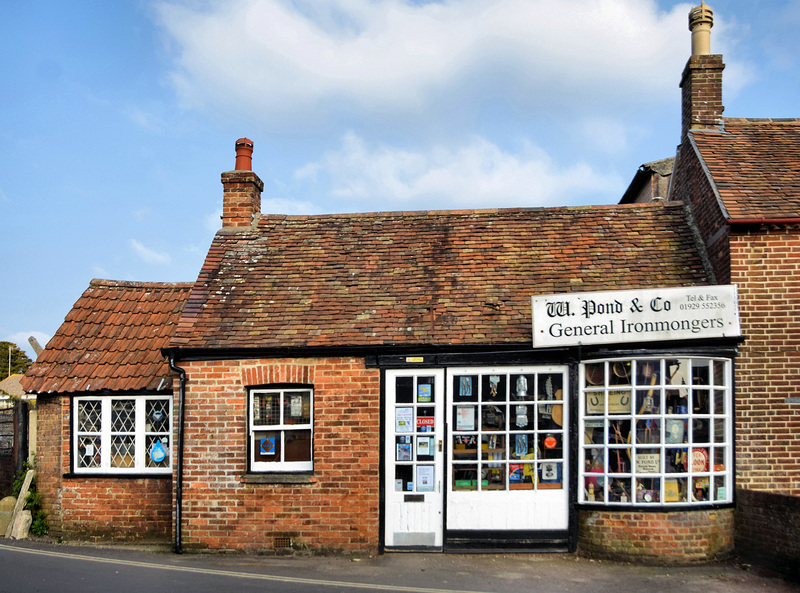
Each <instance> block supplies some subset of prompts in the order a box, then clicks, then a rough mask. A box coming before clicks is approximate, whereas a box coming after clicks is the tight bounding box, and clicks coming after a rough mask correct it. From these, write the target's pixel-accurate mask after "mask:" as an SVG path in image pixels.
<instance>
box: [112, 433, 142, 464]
mask: <svg viewBox="0 0 800 593" xmlns="http://www.w3.org/2000/svg"><path fill="white" fill-rule="evenodd" d="M135 452H136V440H135V438H134V437H133V436H132V435H115V436H113V437H112V438H111V467H125V468H129V467H134V466H135V464H136V457H135Z"/></svg>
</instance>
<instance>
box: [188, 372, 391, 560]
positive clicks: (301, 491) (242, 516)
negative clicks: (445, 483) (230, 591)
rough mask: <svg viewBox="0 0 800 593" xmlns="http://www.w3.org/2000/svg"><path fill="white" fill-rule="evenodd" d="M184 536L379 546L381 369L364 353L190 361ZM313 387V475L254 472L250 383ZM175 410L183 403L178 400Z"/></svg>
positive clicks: (234, 543) (220, 544)
mask: <svg viewBox="0 0 800 593" xmlns="http://www.w3.org/2000/svg"><path fill="white" fill-rule="evenodd" d="M181 366H182V367H183V368H184V369H185V370H186V374H187V387H186V424H185V431H184V435H185V442H186V446H185V457H184V482H183V506H182V512H183V519H184V520H183V523H182V543H183V545H184V547H187V548H191V547H203V548H227V549H242V550H245V549H246V550H269V549H272V548H273V547H274V546H275V544H276V542H279V543H280V545H284V544H285V543H286V541H287V539H286V538H291V541H292V542H293V545H294V546H296V547H298V546H299V547H307V548H309V549H314V550H317V551H321V550H334V549H335V550H351V551H355V550H359V551H366V550H369V551H375V550H377V548H378V517H379V477H380V474H379V468H380V434H379V426H380V374H379V371H377V370H372V369H370V370H368V369H365V367H364V361H363V360H362V359H353V358H324V359H323V358H319V359H300V360H245V361H215V362H186V363H184V364H182V365H181ZM277 383H303V384H310V385H313V387H314V472H313V477H311V479H310V481H309V483H301V484H298V483H291V484H282V483H254V482H253V481H252V480H251V481H248V479H247V478H246V477H245V474H246V473H247V444H248V441H247V387H251V386H262V385H269V384H277ZM176 409H177V402H176Z"/></svg>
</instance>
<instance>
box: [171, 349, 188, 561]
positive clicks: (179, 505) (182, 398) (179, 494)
mask: <svg viewBox="0 0 800 593" xmlns="http://www.w3.org/2000/svg"><path fill="white" fill-rule="evenodd" d="M169 368H170V369H171V370H172V371H173V372H176V373H178V378H179V384H180V387H179V388H178V394H179V395H178V469H177V472H178V475H177V477H176V479H175V553H176V554H183V548H182V545H181V519H182V515H183V512H182V511H183V419H184V408H185V406H186V371H185V370H184V369H182V368H181V367H179V366H177V365H176V364H175V353H174V352H170V353H169Z"/></svg>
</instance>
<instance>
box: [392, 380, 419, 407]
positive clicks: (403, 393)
mask: <svg viewBox="0 0 800 593" xmlns="http://www.w3.org/2000/svg"><path fill="white" fill-rule="evenodd" d="M394 398H395V403H398V404H410V403H412V402H413V401H414V377H397V378H396V379H395V381H394Z"/></svg>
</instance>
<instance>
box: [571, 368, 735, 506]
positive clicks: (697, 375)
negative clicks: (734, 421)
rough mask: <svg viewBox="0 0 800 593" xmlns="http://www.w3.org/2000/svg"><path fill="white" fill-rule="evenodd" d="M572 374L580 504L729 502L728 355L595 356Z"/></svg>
mask: <svg viewBox="0 0 800 593" xmlns="http://www.w3.org/2000/svg"><path fill="white" fill-rule="evenodd" d="M580 375H581V377H580V381H581V383H580V384H581V397H580V433H579V434H580V435H581V436H580V437H579V438H580V440H581V443H582V444H581V448H580V456H581V459H580V461H581V463H580V475H579V485H580V489H579V490H580V492H579V496H580V500H581V502H584V503H589V504H591V503H597V504H607V505H632V506H670V505H675V506H677V505H709V504H715V503H716V504H721V503H728V502H731V500H732V495H733V482H732V481H733V466H732V460H733V451H732V446H733V444H732V439H731V430H732V427H731V418H732V410H731V400H732V395H731V383H732V382H731V362H730V361H729V360H727V359H715V358H688V357H686V358H680V357H675V358H627V359H614V360H600V361H592V362H587V363H584V364H582V365H581V373H580Z"/></svg>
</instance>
